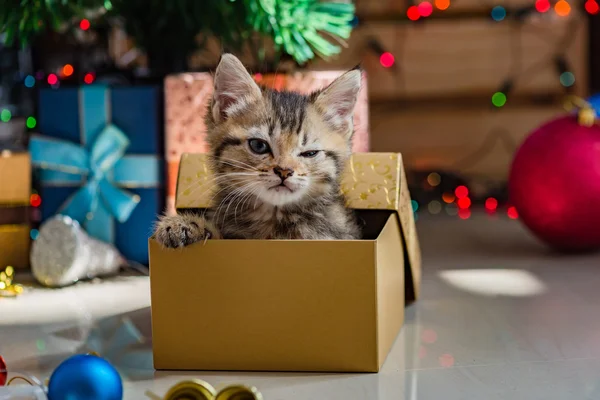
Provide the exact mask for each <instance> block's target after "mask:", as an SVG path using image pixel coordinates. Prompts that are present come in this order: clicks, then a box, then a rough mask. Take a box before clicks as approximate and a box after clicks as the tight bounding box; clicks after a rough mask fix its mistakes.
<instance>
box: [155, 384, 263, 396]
mask: <svg viewBox="0 0 600 400" xmlns="http://www.w3.org/2000/svg"><path fill="white" fill-rule="evenodd" d="M146 396H148V397H149V398H151V399H153V400H263V397H262V395H261V394H260V392H259V391H258V390H256V388H254V387H248V386H243V385H232V386H226V387H225V388H223V389H222V390H220V391H218V392H217V390H216V389H215V388H214V387H213V386H212V385H211V384H210V383H208V382H204V381H202V380H200V379H194V380H189V381H182V382H179V383H177V384H176V385H175V386H173V387H171V388H170V389H169V391H168V392H167V394H165V397H164V398H161V397H159V396H157V395H156V394H154V393H152V392H150V391H147V392H146Z"/></svg>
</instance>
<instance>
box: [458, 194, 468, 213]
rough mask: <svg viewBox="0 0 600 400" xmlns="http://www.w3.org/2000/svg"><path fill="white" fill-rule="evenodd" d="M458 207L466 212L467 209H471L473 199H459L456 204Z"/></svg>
mask: <svg viewBox="0 0 600 400" xmlns="http://www.w3.org/2000/svg"><path fill="white" fill-rule="evenodd" d="M456 205H457V206H458V208H460V209H461V210H464V209H466V208H469V207H471V199H470V198H468V197H463V198H460V199H458V201H457V202H456Z"/></svg>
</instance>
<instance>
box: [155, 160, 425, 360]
mask: <svg viewBox="0 0 600 400" xmlns="http://www.w3.org/2000/svg"><path fill="white" fill-rule="evenodd" d="M211 176H212V174H211V171H210V169H209V167H208V162H207V156H206V155H203V154H184V155H183V157H182V159H181V164H180V168H179V178H178V186H177V197H176V207H177V209H178V210H180V211H184V210H186V209H204V208H207V207H210V206H211V204H210V201H211V198H212V194H213V190H212V187H211V183H212V180H211V179H212V178H211ZM342 191H343V192H344V194H345V195H346V198H347V201H348V207H350V208H353V209H355V210H356V212H357V215H358V216H359V218H360V219H361V220H362V221H363V222H364V228H363V237H364V239H362V240H208V241H207V242H206V243H196V244H194V245H191V246H188V247H186V248H184V249H163V248H162V247H161V246H160V245H159V244H158V243H157V242H156V241H155V240H154V239H150V241H149V249H150V285H151V297H152V342H153V352H154V367H155V368H156V369H178V370H237V371H241V370H246V371H332V372H376V371H379V369H380V367H381V366H382V364H383V362H384V361H385V358H386V357H387V354H388V353H389V351H390V348H391V346H392V344H393V342H394V340H395V338H396V336H397V335H398V332H399V330H400V328H401V326H402V323H403V321H404V307H405V305H406V304H407V303H409V302H411V301H413V300H415V299H416V298H417V297H418V294H419V283H420V277H421V255H420V249H419V242H418V238H417V234H416V230H415V225H414V219H413V213H412V208H411V201H410V194H409V192H408V187H407V183H406V177H405V174H404V169H403V164H402V156H401V155H400V154H397V153H357V154H354V155H353V156H352V159H351V161H350V162H349V164H348V168H347V171H346V173H345V175H344V179H343V182H342Z"/></svg>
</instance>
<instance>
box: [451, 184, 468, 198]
mask: <svg viewBox="0 0 600 400" xmlns="http://www.w3.org/2000/svg"><path fill="white" fill-rule="evenodd" d="M454 195H455V196H456V197H457V198H459V199H462V198H463V197H467V196H468V195H469V189H468V188H467V187H466V186H464V185H460V186H458V187H457V188H456V189H454Z"/></svg>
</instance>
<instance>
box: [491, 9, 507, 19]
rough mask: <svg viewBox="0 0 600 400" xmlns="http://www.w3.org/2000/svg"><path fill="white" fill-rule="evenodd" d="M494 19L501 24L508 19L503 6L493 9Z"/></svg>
mask: <svg viewBox="0 0 600 400" xmlns="http://www.w3.org/2000/svg"><path fill="white" fill-rule="evenodd" d="M491 14H492V19H493V20H494V21H496V22H500V21H502V20H503V19H504V18H506V9H505V8H504V7H502V6H496V7H494V8H492V12H491Z"/></svg>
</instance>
